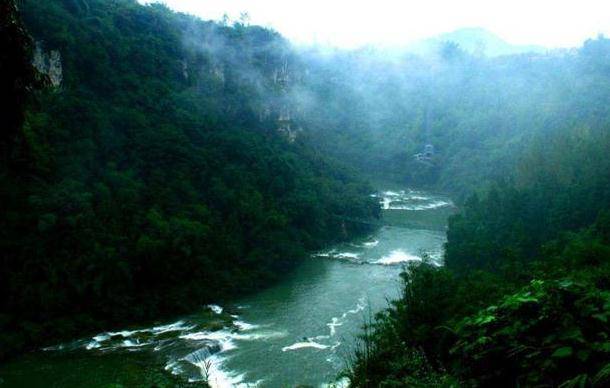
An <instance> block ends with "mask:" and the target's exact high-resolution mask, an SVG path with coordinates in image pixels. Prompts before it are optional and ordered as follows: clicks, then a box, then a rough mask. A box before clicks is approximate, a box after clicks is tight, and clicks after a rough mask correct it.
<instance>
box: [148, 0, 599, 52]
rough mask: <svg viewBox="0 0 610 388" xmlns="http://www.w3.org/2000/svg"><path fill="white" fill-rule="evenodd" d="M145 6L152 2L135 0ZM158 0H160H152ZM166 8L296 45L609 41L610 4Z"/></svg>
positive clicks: (238, 1) (209, 0) (252, 2)
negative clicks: (477, 35)
mask: <svg viewBox="0 0 610 388" xmlns="http://www.w3.org/2000/svg"><path fill="white" fill-rule="evenodd" d="M140 1H142V2H149V1H151V0H140ZM152 1H159V0H152ZM160 2H162V3H165V4H167V5H168V6H169V7H170V8H172V9H175V10H178V11H182V12H186V13H190V14H193V15H197V16H200V17H202V18H203V19H213V20H220V19H221V18H222V16H223V15H224V14H227V15H228V16H229V17H230V18H231V19H234V20H236V19H238V18H239V15H240V14H241V13H242V12H247V13H248V15H249V20H250V24H258V25H263V26H266V27H271V28H273V29H275V30H277V31H278V32H280V33H281V34H282V35H284V36H285V37H287V38H288V39H290V40H291V41H293V42H294V43H296V44H306V45H308V44H322V45H330V46H336V47H342V48H355V47H359V46H363V45H371V44H373V45H384V46H401V45H405V44H408V43H411V42H414V41H417V40H420V39H424V38H427V37H431V36H434V35H437V34H439V33H443V32H449V31H453V30H456V29H458V28H463V27H482V28H485V29H487V30H489V31H491V32H493V33H495V34H497V35H498V36H500V37H501V38H503V39H504V40H506V41H508V42H509V43H512V44H536V45H541V46H545V47H549V48H551V47H574V46H579V45H580V44H581V43H582V42H583V41H584V40H586V39H587V38H592V37H596V36H597V35H599V34H604V35H606V36H610V0H577V1H573V0H571V1H568V0H403V1H399V0H372V1H361V0H351V1H350V0H301V1H294V0H224V1H223V0H161V1H160Z"/></svg>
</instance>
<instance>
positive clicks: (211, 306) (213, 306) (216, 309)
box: [207, 304, 223, 314]
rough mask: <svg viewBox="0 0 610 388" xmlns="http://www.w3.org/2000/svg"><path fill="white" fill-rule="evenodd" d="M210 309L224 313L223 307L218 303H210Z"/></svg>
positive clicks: (216, 312)
mask: <svg viewBox="0 0 610 388" xmlns="http://www.w3.org/2000/svg"><path fill="white" fill-rule="evenodd" d="M207 307H208V308H209V309H210V310H212V311H213V312H214V313H215V314H222V310H223V309H222V307H220V306H219V305H217V304H209V305H208V306H207Z"/></svg>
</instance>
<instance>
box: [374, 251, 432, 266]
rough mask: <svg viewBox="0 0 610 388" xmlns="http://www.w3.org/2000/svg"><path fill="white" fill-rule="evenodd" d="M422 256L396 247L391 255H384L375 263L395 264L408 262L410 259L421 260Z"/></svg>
mask: <svg viewBox="0 0 610 388" xmlns="http://www.w3.org/2000/svg"><path fill="white" fill-rule="evenodd" d="M421 260H422V258H421V257H419V256H415V255H412V254H410V253H407V252H405V251H403V250H402V249H395V250H393V251H392V252H390V254H389V255H387V256H384V257H382V258H381V259H379V260H377V261H375V262H374V263H375V264H383V265H393V264H400V263H406V262H409V261H421Z"/></svg>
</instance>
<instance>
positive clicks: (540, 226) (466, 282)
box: [347, 126, 610, 387]
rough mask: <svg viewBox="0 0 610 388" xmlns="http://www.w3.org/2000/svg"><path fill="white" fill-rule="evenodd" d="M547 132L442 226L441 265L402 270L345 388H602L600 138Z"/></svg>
mask: <svg viewBox="0 0 610 388" xmlns="http://www.w3.org/2000/svg"><path fill="white" fill-rule="evenodd" d="M553 136H554V137H553V138H552V142H551V143H550V144H549V141H548V138H545V137H543V136H541V137H539V138H535V139H534V140H533V141H532V142H531V143H530V144H529V146H528V147H527V149H524V150H522V155H524V156H523V157H522V158H521V160H520V161H519V162H517V163H516V165H517V166H518V168H516V169H515V170H514V171H512V173H511V175H510V176H508V177H505V179H504V180H503V181H502V180H501V181H499V182H497V183H496V184H494V185H492V186H491V187H490V188H489V189H488V190H486V191H483V192H481V193H479V194H475V195H473V196H471V197H470V199H469V200H467V201H466V202H465V203H464V204H463V206H462V207H461V209H460V212H459V214H457V215H456V216H454V217H452V218H451V219H450V222H449V229H448V233H447V236H448V241H447V243H446V252H445V267H444V268H435V267H431V266H429V265H426V264H423V265H419V266H415V267H412V268H409V270H408V271H407V272H406V273H405V275H404V293H403V297H402V298H401V299H399V300H397V301H395V302H394V303H393V304H392V305H391V306H390V308H389V309H388V310H387V311H386V312H385V313H383V314H381V315H380V316H378V317H377V319H376V320H375V322H373V323H372V324H371V325H370V326H369V328H368V330H369V332H366V335H365V337H364V341H365V342H367V349H372V351H369V352H359V353H358V352H357V353H356V354H355V358H354V361H353V362H352V364H351V366H350V368H349V369H348V372H347V374H348V376H349V378H350V379H351V381H352V383H353V384H354V385H355V386H379V385H382V384H385V382H386V380H387V379H390V380H392V381H401V382H403V383H402V385H406V383H404V382H405V381H407V380H406V378H408V377H413V378H417V379H420V380H421V379H422V378H423V379H424V381H425V379H426V378H434V377H435V376H438V375H439V374H440V375H441V376H444V380H443V381H445V382H452V383H455V382H456V381H458V382H459V384H460V385H464V386H560V387H591V386H593V387H604V386H607V384H608V361H609V360H610V353H609V349H610V342H609V338H610V323H609V320H610V316H609V313H610V311H608V308H609V307H610V239H609V238H608V236H609V235H608V230H609V229H608V227H609V226H610V224H609V223H608V210H609V208H608V204H610V191H608V188H609V187H610V181H609V177H610V173H609V172H610V165H609V164H608V158H607V155H609V154H610V153H609V152H608V151H609V150H610V148H609V147H610V138H609V137H608V132H607V130H606V129H603V128H602V127H600V128H598V129H597V130H582V129H581V127H578V126H576V127H573V128H568V129H566V128H561V130H559V129H557V130H556V132H555V133H554V134H553ZM414 352H416V353H418V354H420V357H419V358H418V359H413V357H411V355H412V354H414ZM421 360H425V362H424V366H423V367H422V361H421ZM422 373H423V376H424V377H421V376H422ZM432 385H440V386H442V384H440V383H438V382H437V383H435V384H432Z"/></svg>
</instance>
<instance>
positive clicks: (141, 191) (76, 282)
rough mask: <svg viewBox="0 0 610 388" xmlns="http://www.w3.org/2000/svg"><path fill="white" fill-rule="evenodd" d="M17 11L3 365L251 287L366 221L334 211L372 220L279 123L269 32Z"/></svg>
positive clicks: (51, 2)
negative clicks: (23, 352) (346, 219)
mask: <svg viewBox="0 0 610 388" xmlns="http://www.w3.org/2000/svg"><path fill="white" fill-rule="evenodd" d="M19 5H20V7H21V14H22V19H23V22H24V24H25V28H27V30H28V31H29V34H30V35H31V37H32V38H31V39H30V38H29V37H28V36H27V34H28V33H26V32H25V31H24V30H23V28H22V27H19V25H20V23H21V22H20V20H19V19H20V18H19V16H18V15H17V14H16V12H14V10H13V11H11V12H8V11H7V12H3V13H2V16H1V18H2V19H3V20H2V22H3V25H7V26H9V27H10V28H6V29H5V28H4V27H3V30H2V39H3V42H4V43H3V46H2V47H3V55H6V54H5V52H4V49H5V48H7V50H8V49H10V50H12V51H10V52H9V51H7V52H9V54H8V57H4V56H3V59H2V66H3V67H2V68H3V69H5V68H9V69H13V68H17V70H16V72H17V74H13V73H6V77H8V81H7V84H9V85H11V86H14V89H15V90H9V92H8V95H9V96H10V97H11V98H14V100H15V101H16V103H15V106H11V107H7V108H8V109H7V110H6V112H7V113H17V111H19V112H21V111H22V110H21V108H23V106H24V99H25V98H24V97H23V96H24V95H25V94H27V93H29V94H30V95H31V96H30V97H31V98H29V102H28V103H27V106H26V109H25V116H24V118H25V121H24V122H23V124H20V123H21V121H20V120H18V118H17V119H16V120H15V122H16V124H15V125H14V126H13V128H12V130H13V133H11V132H10V131H9V130H7V131H6V132H5V136H4V137H3V145H2V146H3V149H2V157H3V163H2V166H1V168H2V170H1V171H0V180H1V181H0V187H1V188H2V190H1V192H0V195H1V197H0V251H2V265H1V266H0V271H1V272H0V279H2V281H1V282H0V295H1V296H0V328H1V331H2V334H0V349H1V350H0V356H7V355H10V354H12V353H13V351H14V350H17V349H22V348H23V347H24V346H31V345H33V344H39V343H40V342H42V341H43V338H44V341H46V342H52V341H56V340H57V339H58V338H65V337H67V336H74V335H76V334H78V333H81V332H83V331H87V332H90V331H95V330H97V329H99V328H101V327H107V326H109V325H115V324H118V323H123V324H124V323H126V322H136V321H141V320H144V319H149V318H152V317H154V318H158V317H160V316H162V315H166V314H169V313H176V312H181V311H185V310H188V309H189V308H193V307H194V306H198V305H201V304H202V303H206V302H210V301H217V300H219V299H222V298H225V297H227V296H231V295H236V294H238V293H242V292H245V291H248V290H253V289H256V288H258V287H261V286H263V285H266V284H268V283H269V282H271V281H273V280H274V279H276V278H277V277H278V276H279V275H280V274H283V273H284V272H285V271H286V270H288V269H290V268H291V267H292V266H294V265H295V264H296V263H297V262H298V260H299V258H300V257H302V256H303V254H304V252H305V251H306V250H311V249H315V248H319V247H320V246H322V245H323V244H327V243H329V242H332V241H334V240H336V239H341V238H346V237H348V236H353V235H356V234H358V233H359V232H362V230H360V229H362V228H366V227H365V226H362V225H360V226H358V225H344V224H343V223H342V222H341V217H342V216H345V215H349V216H352V217H361V218H369V217H375V216H377V214H378V210H377V206H376V204H375V203H374V202H373V201H372V199H371V198H369V194H370V192H371V190H372V189H371V188H370V187H368V186H367V185H365V184H364V183H363V182H362V181H360V180H357V179H355V178H354V176H353V174H350V173H348V172H346V170H345V169H344V168H341V167H338V166H336V165H333V164H331V163H329V162H327V161H326V159H325V158H324V157H323V156H321V155H320V154H319V153H318V152H316V151H315V150H313V149H311V148H308V147H307V146H305V145H303V144H302V143H301V142H300V141H298V140H297V141H290V140H293V139H290V138H288V137H287V136H286V135H285V134H282V133H281V131H278V129H279V128H280V126H279V125H278V115H279V114H280V109H281V107H282V106H283V105H282V104H283V102H282V101H283V99H284V98H285V97H284V96H285V95H286V93H287V91H288V90H289V89H290V87H291V85H290V83H289V81H288V80H287V77H281V76H278V74H279V73H281V71H282V69H285V68H286V66H289V65H290V64H291V62H292V61H293V60H294V59H293V54H291V51H290V47H289V45H288V44H287V42H286V41H284V39H283V38H281V37H280V36H279V35H278V34H277V33H275V32H272V31H269V30H266V29H263V28H260V27H249V26H247V25H244V24H241V23H235V24H234V25H231V26H228V25H223V24H219V23H213V22H204V21H201V20H199V19H196V18H194V17H190V16H186V15H182V14H176V13H174V12H172V11H170V10H169V9H167V8H166V7H164V6H162V5H151V6H142V5H139V4H138V3H137V2H136V1H135V0H118V1H104V0H86V1H84V0H61V1H57V0H35V1H34V0H31V1H24V2H19ZM11 6H12V3H11V2H8V4H7V5H6V6H4V5H3V7H7V8H10V7H11ZM16 31H21V32H20V34H18V33H17V32H16ZM11 61H17V62H16V63H11ZM31 62H33V63H34V64H35V65H36V68H37V72H38V73H39V78H41V79H44V80H45V82H42V83H43V84H44V85H40V86H39V87H38V88H37V91H35V92H33V93H32V90H33V88H32V87H30V86H28V84H27V83H25V82H22V81H20V79H19V78H16V77H25V76H26V75H27V76H28V77H31V78H32V79H33V78H34V77H35V76H34V74H33V72H34V70H33V69H32V66H29V65H28V63H31ZM5 66H6V67H5ZM11 66H12V67H11ZM18 72H21V73H28V72H29V73H32V74H19V73H18ZM3 76H5V74H3ZM11 77H14V78H11ZM15 80H16V81H15ZM3 93H5V91H4V90H3ZM19 96H21V97H19ZM4 112H5V110H4V108H3V115H4ZM17 116H19V113H17ZM9 129H10V128H9ZM358 228H360V229H358Z"/></svg>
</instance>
